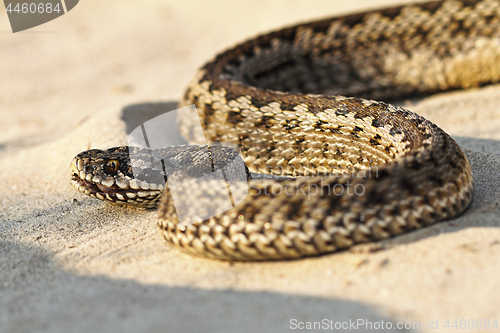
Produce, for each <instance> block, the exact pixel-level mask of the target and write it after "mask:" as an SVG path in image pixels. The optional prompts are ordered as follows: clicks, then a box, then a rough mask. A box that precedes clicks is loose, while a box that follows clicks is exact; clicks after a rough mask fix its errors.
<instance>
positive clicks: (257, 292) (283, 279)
mask: <svg viewBox="0 0 500 333" xmlns="http://www.w3.org/2000/svg"><path fill="white" fill-rule="evenodd" d="M394 3H396V2H395V1H391V0H387V1H380V2H377V4H376V5H377V6H383V5H387V4H394ZM373 7H374V4H373V3H372V2H371V1H369V0H366V1H361V0H358V1H342V2H340V1H338V2H333V1H307V2H306V1H303V2H300V1H284V0H283V1H274V2H271V3H268V2H265V1H247V2H229V1H213V2H212V1H199V2H186V3H181V2H178V3H176V2H174V1H157V0H154V1H153V0H149V1H141V2H139V1H135V2H132V1H123V0H122V1H118V0H107V1H105V2H104V1H97V0H93V1H91V0H87V1H81V2H80V3H79V4H78V5H77V6H76V7H75V8H74V9H73V10H72V11H71V12H69V13H68V14H66V15H64V16H62V17H60V18H59V19H56V20H54V21H52V22H49V23H47V24H45V25H42V26H39V27H36V28H33V29H31V30H28V31H26V32H21V33H17V34H12V33H10V26H9V25H8V20H7V16H6V13H5V12H4V11H0V49H1V50H2V52H0V64H1V65H0V78H1V79H0V105H1V107H0V116H1V119H3V121H2V122H0V174H1V182H0V184H1V185H0V332H158V331H164V332H287V331H290V330H294V328H295V330H298V331H301V330H300V329H299V328H301V327H302V325H305V326H304V327H307V324H308V323H311V324H312V325H314V322H320V323H321V324H322V325H323V326H322V327H323V328H327V327H328V328H335V325H344V328H346V327H349V328H350V329H351V331H356V332H358V331H359V332H364V331H371V329H370V324H366V322H370V323H371V325H372V326H371V328H372V329H373V330H374V329H375V328H377V327H378V328H380V329H379V330H378V331H379V332H380V331H384V330H383V329H381V327H387V323H390V324H391V325H393V328H394V327H395V326H396V325H397V323H398V322H401V323H407V325H410V326H413V323H418V322H420V323H421V325H422V326H420V327H419V326H414V327H413V328H412V329H409V330H408V331H414V332H417V331H418V332H448V331H450V329H451V331H453V330H455V329H454V328H453V327H452V325H453V323H454V321H455V320H458V321H457V322H456V324H455V325H458V327H460V326H459V325H460V320H462V319H463V320H464V321H463V323H467V325H469V327H474V329H472V330H469V331H470V332H472V331H481V329H477V328H478V325H479V324H482V327H483V328H484V327H485V324H486V320H489V321H490V322H489V323H490V325H492V324H494V320H497V324H498V325H499V326H500V302H499V301H498V299H500V282H499V280H500V279H499V276H500V274H499V273H500V229H499V226H500V214H499V211H500V208H499V202H500V198H499V191H500V190H499V189H500V179H499V178H498V174H499V170H500V167H499V159H500V141H499V140H500V108H499V107H498V105H500V86H499V85H496V86H495V85H493V86H488V87H484V88H480V89H472V90H467V91H459V92H451V93H442V94H438V95H434V96H431V97H428V98H424V99H419V100H412V101H409V102H407V103H406V105H407V106H408V107H409V108H410V109H412V110H413V111H415V112H418V113H420V114H421V115H423V116H425V117H427V118H428V119H430V120H431V121H433V122H435V123H436V124H438V125H439V126H440V127H442V128H443V129H445V130H446V131H447V132H449V133H450V134H451V135H452V136H453V137H454V138H455V139H456V140H457V141H458V142H459V144H460V145H461V146H462V147H463V148H464V149H465V150H466V152H467V155H468V157H469V159H470V162H471V164H472V168H473V172H474V180H475V184H476V192H475V197H474V201H473V203H472V205H471V207H470V208H469V210H468V211H467V212H466V213H465V214H464V215H462V216H461V217H459V218H457V219H454V220H450V221H447V222H444V223H439V224H437V225H434V226H432V227H429V228H425V229H422V230H419V231H416V232H413V233H410V234H408V235H404V236H401V237H398V238H394V239H391V240H388V241H385V242H383V243H382V244H383V249H381V250H379V251H375V252H370V251H369V250H370V247H366V246H364V247H363V246H361V247H357V248H355V249H354V250H352V251H346V252H343V253H338V254H332V255H325V256H322V257H318V258H311V259H304V260H296V261H287V262H271V263H228V262H220V261H214V260H207V259H201V258H195V257H191V256H188V255H185V254H182V253H180V252H179V251H177V250H175V249H170V248H168V246H165V244H164V242H163V241H162V239H161V237H160V235H159V232H158V230H157V227H156V224H155V223H156V213H155V212H154V211H141V210H135V209H131V208H123V207H121V206H116V205H112V204H108V203H103V202H101V201H97V200H95V199H92V198H87V197H85V196H84V195H82V194H80V193H79V192H77V191H76V190H75V189H73V188H72V187H71V185H70V184H69V163H70V161H71V159H72V158H73V156H74V155H76V154H77V153H79V152H80V151H82V150H85V149H88V148H107V147H111V146H116V145H121V144H124V143H125V142H126V136H125V134H124V133H125V132H126V128H127V126H131V125H130V124H134V121H135V123H137V122H138V121H140V120H141V119H143V118H144V117H146V116H147V115H148V114H149V115H150V114H152V113H153V114H154V112H156V111H158V110H164V109H165V108H167V107H172V105H175V104H173V103H175V102H176V101H177V100H179V98H180V96H181V95H182V93H183V90H184V88H185V87H186V85H187V83H188V82H189V81H190V79H191V78H192V76H193V74H194V73H195V71H196V69H197V68H198V67H199V66H200V65H202V64H203V63H204V62H205V61H206V60H208V59H210V58H211V57H212V56H213V55H214V54H215V53H217V52H219V51H221V50H223V49H224V48H226V47H230V46H232V45H233V44H234V43H236V42H239V41H242V40H244V39H246V38H248V37H252V36H254V35H256V34H257V33H259V32H264V31H268V30H271V29H274V28H278V27H281V26H284V25H287V24H292V23H296V22H299V21H305V20H309V19H313V18H320V17H325V16H329V15H334V14H339V13H347V12H353V11H359V10H363V9H366V8H373ZM124 119H125V120H127V123H125V122H124ZM469 319H472V320H473V321H474V322H473V323H472V321H469ZM447 320H449V321H448V325H449V326H450V329H447V328H446V327H445V324H446V323H447ZM382 321H383V324H382ZM354 323H356V324H360V326H359V327H355V326H352V325H353V324H354ZM408 323H410V324H408ZM363 324H365V325H363ZM346 325H349V326H346ZM381 325H385V326H381ZM417 325H418V324H417ZM471 325H474V326H471ZM317 327H318V326H316V328H317ZM337 327H338V326H337ZM407 327H408V326H407ZM436 327H437V329H435V328H436ZM354 328H356V329H357V330H356V329H354ZM391 331H398V330H391ZM485 331H487V332H491V331H494V330H493V329H491V328H490V329H488V330H485Z"/></svg>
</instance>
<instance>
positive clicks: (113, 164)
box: [104, 160, 120, 173]
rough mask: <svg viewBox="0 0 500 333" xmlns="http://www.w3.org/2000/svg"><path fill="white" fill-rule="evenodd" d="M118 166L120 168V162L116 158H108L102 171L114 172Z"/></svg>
mask: <svg viewBox="0 0 500 333" xmlns="http://www.w3.org/2000/svg"><path fill="white" fill-rule="evenodd" d="M119 168H120V162H118V160H109V161H107V162H106V165H105V167H104V171H106V172H107V173H115V172H117V171H118V169H119Z"/></svg>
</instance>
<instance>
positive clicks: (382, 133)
mask: <svg viewBox="0 0 500 333" xmlns="http://www.w3.org/2000/svg"><path fill="white" fill-rule="evenodd" d="M499 79H500V2H499V1H498V0H482V1H476V0H462V1H454V0H450V1H442V2H430V3H421V4H415V5H407V6H403V7H398V8H390V9H385V10H378V11H372V12H367V13H361V14H355V15H349V16H343V17H337V18H333V19H328V20H323V21H317V22H312V23H306V24H300V25H297V26H294V27H290V28H286V29H283V30H279V31H276V32H272V33H269V34H266V35H262V36H259V37H257V38H254V39H251V40H249V41H247V42H245V43H243V44H240V45H238V46H236V47H234V48H232V49H230V50H228V51H226V52H224V53H222V54H220V55H218V56H217V57H216V58H215V59H214V60H213V61H211V62H209V63H208V64H206V65H205V66H204V67H203V68H202V69H201V70H200V71H199V72H198V73H197V75H196V77H195V79H194V80H193V81H192V83H191V84H190V86H189V87H188V89H187V91H186V93H185V95H184V98H183V100H182V101H181V103H180V106H186V105H191V104H194V105H195V106H196V108H197V110H198V115H199V117H200V119H201V124H202V126H203V130H204V135H205V137H206V139H207V140H208V141H209V142H230V143H232V144H236V145H237V146H238V147H239V148H240V149H241V154H242V156H243V160H244V162H245V164H246V165H247V167H248V169H249V170H250V171H251V172H256V173H264V174H271V175H280V176H293V177H297V176H299V177H297V178H293V179H264V180H262V179H260V180H255V179H253V180H252V179H250V180H249V181H248V185H249V187H248V188H249V192H248V195H247V196H246V198H245V199H244V200H243V201H242V202H240V203H239V204H237V205H236V207H234V208H232V209H230V210H228V211H227V212H225V213H222V214H219V215H216V216H214V217H210V218H207V219H205V220H203V221H202V222H195V223H191V224H187V225H186V224H183V223H179V220H178V218H177V214H176V208H175V206H174V204H173V200H172V196H171V189H169V186H168V184H167V185H165V186H163V185H164V184H153V183H151V182H148V181H147V180H144V179H140V177H137V178H139V180H135V179H132V177H133V176H132V175H131V173H130V162H129V161H127V158H128V154H129V149H128V148H127V147H121V148H112V149H110V150H108V151H101V150H91V151H87V152H83V153H80V154H79V155H78V156H77V157H75V159H74V160H73V162H72V164H71V169H72V183H73V185H75V187H77V188H78V189H79V190H80V191H81V192H83V193H85V194H87V195H91V196H94V197H97V198H99V199H103V200H110V201H114V202H121V203H129V204H135V205H142V206H154V205H156V203H157V201H158V200H159V207H158V217H159V222H158V224H159V226H160V229H161V232H162V234H163V236H164V238H165V240H166V241H167V242H168V243H170V244H172V245H173V246H175V247H178V248H179V249H181V250H183V251H185V252H187V253H190V254H194V255H199V256H204V257H209V258H217V259H225V260H276V259H292V258H300V257H305V256H314V255H318V254H322V253H329V252H335V251H338V250H343V249H346V248H349V247H351V246H353V245H354V244H357V243H362V242H370V241H376V240H380V239H385V238H388V237H391V236H395V235H398V234H402V233H406V232H409V231H411V230H414V229H418V228H421V227H423V226H426V225H430V224H433V223H435V222H439V221H443V220H446V219H450V218H453V217H456V216H458V215H459V214H461V213H462V212H463V211H464V210H465V209H466V208H467V207H468V205H469V203H470V201H471V199H472V194H473V184H472V173H471V169H470V165H469V163H468V161H467V159H466V157H465V155H464V153H463V151H462V150H461V149H460V147H459V146H458V145H457V144H456V142H455V141H454V140H453V139H451V138H450V136H449V135H447V134H446V133H445V132H444V131H443V130H441V129H440V128H438V127H437V126H436V125H434V124H432V123H431V122H429V121H427V120H426V119H424V118H423V117H421V116H419V115H417V114H415V113H412V112H410V111H408V110H406V109H403V108H401V107H396V106H393V105H390V104H387V103H384V102H377V101H374V100H370V99H373V98H375V99H387V98H391V99H394V98H397V97H402V96H407V95H410V94H422V93H424V94H428V93H434V92H438V91H444V90H451V89H462V88H469V87H477V86H480V85H484V84H488V83H493V82H498V81H499ZM341 95H347V96H356V97H357V98H353V97H342V96H341ZM362 98H370V99H362ZM179 121H180V122H181V129H182V131H183V135H184V136H185V137H186V139H188V140H191V139H193V137H194V135H195V134H194V129H193V127H191V125H190V124H189V123H187V122H186V121H185V119H179ZM190 147H193V146H190ZM133 149H135V148H130V150H133ZM175 149H178V148H165V150H164V151H162V152H158V154H167V155H168V156H175V154H176V150H175ZM189 149H191V153H193V151H194V153H193V154H197V151H198V149H202V147H201V148H200V147H198V148H196V147H195V148H189ZM210 149H211V150H210V154H211V155H210V158H212V162H211V164H212V166H211V168H212V171H213V170H214V168H215V169H217V168H218V166H217V165H218V164H217V163H218V162H217V161H219V160H217V159H216V158H215V157H214V156H215V155H217V154H218V153H221V154H219V155H221V156H228V155H227V154H229V155H230V154H231V153H230V152H229V150H228V151H226V150H225V148H217V149H215V148H210ZM218 149H219V150H218ZM191 153H190V154H191ZM189 156H194V155H189ZM196 156H198V155H196ZM233 157H234V156H233ZM197 158H198V157H196V158H195V157H189V158H188V159H187V160H188V162H189V163H191V162H192V161H193V160H195V159H197ZM180 159H182V158H180V157H174V160H173V161H174V162H175V163H174V162H172V163H173V164H175V165H178V164H176V163H177V162H176V161H177V160H180ZM222 159H224V157H222ZM214 161H215V162H214ZM146 164H147V163H146ZM146 164H144V165H146ZM209 164H210V162H209ZM214 165H215V166H214ZM146 166H147V165H146ZM249 177H252V176H249ZM169 181H170V178H169ZM167 183H168V182H167ZM245 183H246V182H245ZM205 185H206V186H200V187H197V188H193V189H191V191H192V192H203V191H210V189H211V186H210V184H208V183H207V184H205ZM160 193H162V195H161V199H159V198H160ZM207 193H208V192H207ZM136 199H137V200H139V201H137V200H136ZM193 205H196V202H194V203H193ZM192 222H194V221H192Z"/></svg>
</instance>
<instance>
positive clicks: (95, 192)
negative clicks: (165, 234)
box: [70, 159, 163, 208]
mask: <svg viewBox="0 0 500 333" xmlns="http://www.w3.org/2000/svg"><path fill="white" fill-rule="evenodd" d="M70 169H71V185H73V187H75V188H76V189H77V190H78V191H80V192H81V193H83V194H85V195H88V196H91V197H94V198H97V199H99V200H103V201H111V202H114V203H122V204H127V205H134V206H137V207H146V208H150V207H155V206H156V204H157V201H158V199H159V197H160V194H161V190H162V189H163V187H162V188H158V189H154V190H153V189H149V190H146V189H144V188H143V187H144V186H143V187H142V188H141V187H139V186H137V185H136V183H138V182H137V181H136V180H130V182H128V181H127V184H128V185H129V186H123V184H122V183H120V184H122V187H120V186H118V185H117V184H118V181H117V180H116V179H110V177H99V176H94V175H93V174H90V173H85V172H84V171H83V168H82V170H80V169H79V168H78V160H76V159H75V160H73V162H72V163H71V166H70ZM104 183H105V184H104ZM133 186H134V187H137V188H133Z"/></svg>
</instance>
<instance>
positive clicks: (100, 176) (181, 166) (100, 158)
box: [70, 145, 250, 208]
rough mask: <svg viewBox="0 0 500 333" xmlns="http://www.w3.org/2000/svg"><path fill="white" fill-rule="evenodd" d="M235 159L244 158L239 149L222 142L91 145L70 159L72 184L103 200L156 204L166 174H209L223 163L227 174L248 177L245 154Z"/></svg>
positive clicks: (177, 178)
mask: <svg viewBox="0 0 500 333" xmlns="http://www.w3.org/2000/svg"><path fill="white" fill-rule="evenodd" d="M235 160H241V157H240V156H239V155H238V153H237V152H236V151H234V150H233V149H231V148H229V147H223V146H209V145H191V146H175V147H166V148H162V149H155V150H151V149H146V148H138V147H127V146H123V147H115V148H110V149H107V150H99V149H91V150H87V151H84V152H81V153H80V154H78V155H77V156H76V157H75V158H74V159H73V161H72V162H71V165H70V169H71V184H72V185H73V186H74V187H75V188H76V189H78V190H79V191H80V192H82V193H83V194H85V195H88V196H91V197H94V198H97V199H100V200H106V201H111V202H115V203H121V204H126V205H131V206H136V207H145V208H154V207H156V205H157V202H158V200H159V197H160V195H161V193H162V191H163V190H164V189H165V187H166V182H167V176H168V177H169V178H170V177H172V178H171V179H173V180H172V181H174V182H175V181H177V182H183V181H188V180H193V179H196V178H200V177H205V178H207V177H208V178H210V177H211V175H217V174H214V171H216V170H219V169H224V176H225V177H226V178H227V180H232V179H250V173H249V171H248V168H247V167H246V166H245V164H244V162H243V160H241V161H240V162H241V163H236V164H234V163H233V162H234V161H235ZM235 165H236V166H238V165H239V166H244V168H241V167H240V168H237V167H235ZM228 166H232V167H228Z"/></svg>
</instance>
